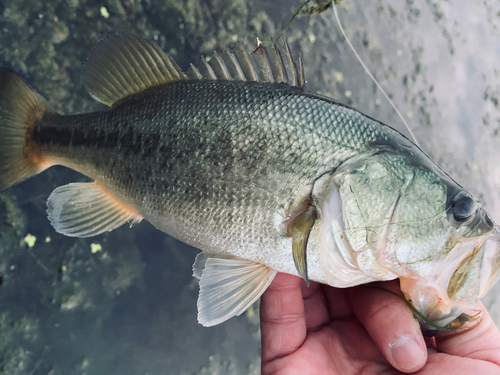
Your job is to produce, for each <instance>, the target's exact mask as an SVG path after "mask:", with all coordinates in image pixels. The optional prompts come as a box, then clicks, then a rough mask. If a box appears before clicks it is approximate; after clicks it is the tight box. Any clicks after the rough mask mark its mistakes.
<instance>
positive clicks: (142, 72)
mask: <svg viewBox="0 0 500 375" xmlns="http://www.w3.org/2000/svg"><path fill="white" fill-rule="evenodd" d="M82 76H83V82H84V84H85V85H86V86H87V89H88V90H89V92H90V94H91V95H92V96H93V97H94V98H95V99H97V100H99V101H100V102H102V103H104V104H107V105H109V106H112V105H113V104H115V103H116V102H118V101H120V100H121V99H124V98H126V97H127V96H130V95H133V94H136V93H139V92H141V91H144V90H147V89H148V88H151V87H155V86H159V85H162V84H165V83H168V82H172V81H178V80H181V79H186V78H187V77H186V75H185V74H184V73H183V72H182V70H181V69H180V68H179V67H178V66H177V64H176V63H175V61H174V60H172V59H171V58H170V57H168V56H167V55H165V53H163V51H162V50H161V48H160V47H159V46H158V45H157V44H156V43H154V42H151V41H148V40H146V39H143V38H139V37H137V36H135V35H133V34H129V33H124V32H120V33H116V34H111V35H109V36H108V37H106V38H105V39H104V40H102V41H101V42H100V43H99V44H98V45H97V46H96V47H95V48H94V50H93V51H92V53H91V55H90V57H89V60H88V62H87V64H86V65H85V67H84V69H83V72H82Z"/></svg>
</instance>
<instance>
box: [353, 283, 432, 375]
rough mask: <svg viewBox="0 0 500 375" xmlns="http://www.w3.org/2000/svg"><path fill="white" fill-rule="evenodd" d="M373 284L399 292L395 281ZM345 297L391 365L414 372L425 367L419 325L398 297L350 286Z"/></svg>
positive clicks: (380, 291) (425, 356)
mask: <svg viewBox="0 0 500 375" xmlns="http://www.w3.org/2000/svg"><path fill="white" fill-rule="evenodd" d="M370 285H372V284H370ZM373 285H377V286H379V287H382V288H385V289H389V290H392V291H394V292H398V293H400V291H399V282H398V281H392V282H384V283H374V284H373ZM347 298H348V301H349V304H350V305H351V307H352V309H353V312H354V314H355V315H356V316H357V318H358V319H359V321H360V322H361V324H363V326H364V327H365V328H366V330H367V331H368V333H369V334H370V336H371V338H372V339H373V341H374V342H375V344H376V345H377V347H378V348H379V350H380V351H381V352H382V354H383V355H384V356H385V358H386V359H387V360H388V361H389V362H390V363H391V365H392V366H394V367H395V368H396V369H398V370H400V371H402V372H414V371H417V370H419V369H420V368H422V366H424V364H425V362H426V360H427V349H426V346H425V341H424V338H423V337H422V333H421V331H420V326H419V325H418V323H417V321H416V320H415V319H414V318H413V314H412V312H411V310H410V309H409V308H408V306H406V304H405V303H404V302H403V301H402V300H401V299H399V298H398V297H396V296H394V295H392V294H390V293H388V292H386V291H382V290H377V289H372V288H370V287H369V286H360V287H356V288H352V289H351V290H349V293H348V294H347Z"/></svg>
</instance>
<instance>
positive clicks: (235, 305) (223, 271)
mask: <svg viewBox="0 0 500 375" xmlns="http://www.w3.org/2000/svg"><path fill="white" fill-rule="evenodd" d="M276 273H277V272H276V271H275V270H273V269H271V268H269V267H266V266H265V265H263V264H260V263H256V262H252V261H250V260H245V259H240V258H235V257H232V256H224V255H211V254H206V253H203V252H202V253H200V254H198V255H197V257H196V260H195V262H194V265H193V276H195V277H197V278H199V279H200V295H199V296H198V322H199V323H200V324H202V325H204V326H205V327H211V326H214V325H217V324H219V323H222V322H224V321H226V320H228V319H229V318H231V317H233V316H237V315H240V314H241V313H243V312H244V311H245V310H246V309H247V308H249V307H250V305H251V304H252V303H254V302H255V301H256V300H257V299H258V298H259V297H260V296H261V295H262V293H264V292H265V291H266V289H267V287H268V286H269V284H271V281H273V279H274V276H276Z"/></svg>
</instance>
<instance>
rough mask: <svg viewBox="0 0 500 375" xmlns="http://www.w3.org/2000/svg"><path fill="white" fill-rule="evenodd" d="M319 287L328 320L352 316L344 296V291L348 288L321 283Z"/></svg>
mask: <svg viewBox="0 0 500 375" xmlns="http://www.w3.org/2000/svg"><path fill="white" fill-rule="evenodd" d="M321 288H322V289H323V295H324V296H325V303H326V307H327V309H328V314H329V316H330V320H337V319H348V318H351V317H353V316H354V314H353V312H352V309H351V306H349V303H348V302H347V298H346V293H345V292H346V290H348V289H341V288H333V287H331V286H328V285H321Z"/></svg>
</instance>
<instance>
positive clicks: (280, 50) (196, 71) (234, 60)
mask: <svg viewBox="0 0 500 375" xmlns="http://www.w3.org/2000/svg"><path fill="white" fill-rule="evenodd" d="M186 74H187V76H188V77H189V78H190V79H208V80H223V81H233V80H234V81H253V82H270V83H272V82H276V83H286V84H288V85H291V86H297V87H304V86H305V79H304V67H303V65H302V61H301V58H300V57H299V58H298V60H297V61H293V58H292V54H291V52H290V48H289V46H288V43H287V42H286V41H285V43H284V45H283V47H278V45H277V44H276V43H274V42H273V43H272V44H271V45H269V46H267V47H264V45H263V44H262V43H261V42H260V40H258V39H257V48H256V49H255V51H253V52H248V51H246V50H245V49H244V48H243V47H242V46H241V44H238V45H237V46H236V48H234V49H233V50H231V49H229V48H228V47H226V48H225V49H224V51H223V52H222V53H221V54H219V53H217V52H214V54H213V55H212V58H211V59H210V60H209V61H208V62H207V61H206V60H205V59H202V61H201V63H200V65H199V66H198V67H195V66H194V65H193V64H191V67H190V69H189V70H188V71H187V72H186Z"/></svg>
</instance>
